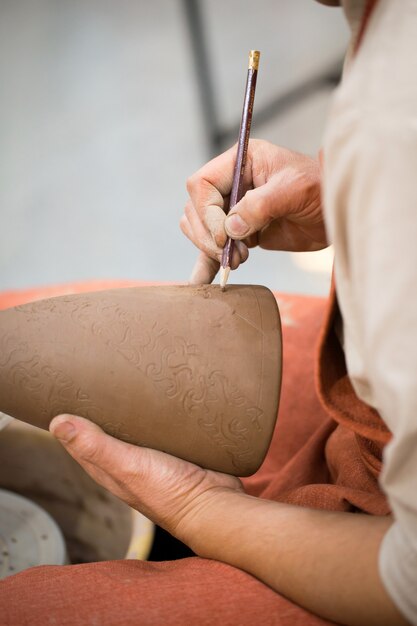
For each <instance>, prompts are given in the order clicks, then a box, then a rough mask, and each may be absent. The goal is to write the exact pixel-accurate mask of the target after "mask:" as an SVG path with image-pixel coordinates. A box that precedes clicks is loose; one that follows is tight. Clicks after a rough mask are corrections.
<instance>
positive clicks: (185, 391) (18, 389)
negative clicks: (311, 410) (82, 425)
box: [0, 285, 281, 476]
mask: <svg viewBox="0 0 417 626" xmlns="http://www.w3.org/2000/svg"><path fill="white" fill-rule="evenodd" d="M280 382H281V327H280V321H279V314H278V309H277V304H276V301H275V298H274V296H273V295H272V293H271V292H270V291H269V290H268V289H266V288H265V287H260V286H250V285H245V286H238V285H236V286H233V285H232V286H228V287H227V289H226V290H225V291H224V292H222V291H221V290H220V288H219V287H217V286H214V285H210V286H201V287H191V286H170V287H139V288H134V289H116V290H111V291H102V292H95V293H88V294H79V295H71V296H64V297H58V298H51V299H48V300H40V301H38V302H34V303H31V304H27V305H22V306H17V307H15V308H13V309H8V310H6V311H1V312H0V411H3V412H4V413H7V414H9V415H12V416H14V417H17V418H18V419H20V420H23V421H25V422H28V423H30V424H33V425H35V426H39V427H41V428H45V429H46V428H48V426H49V423H50V421H51V419H52V418H53V417H54V416H55V415H58V414H60V413H72V414H75V415H81V416H83V417H86V418H88V419H90V420H91V421H93V422H95V423H96V424H99V425H100V426H101V427H102V428H103V429H104V430H105V431H106V432H108V433H110V434H111V435H113V436H115V437H118V438H119V439H123V440H125V441H128V442H130V443H133V444H138V445H143V446H148V447H151V448H156V449H158V450H163V451H165V452H168V453H170V454H173V455H175V456H178V457H180V458H183V459H186V460H189V461H192V462H194V463H197V464H199V465H201V466H202V467H206V468H210V469H214V470H218V471H222V472H228V473H231V474H235V475H238V476H248V475H250V474H252V473H253V472H255V471H256V470H257V469H258V467H259V466H260V464H261V463H262V461H263V459H264V457H265V454H266V451H267V449H268V446H269V443H270V439H271V436H272V432H273V429H274V426H275V420H276V416H277V410H278V400H279V392H280Z"/></svg>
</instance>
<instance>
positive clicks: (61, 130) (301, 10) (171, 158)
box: [0, 0, 348, 294]
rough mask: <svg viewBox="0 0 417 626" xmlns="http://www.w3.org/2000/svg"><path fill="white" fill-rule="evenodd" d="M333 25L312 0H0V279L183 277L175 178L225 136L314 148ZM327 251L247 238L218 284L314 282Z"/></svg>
mask: <svg viewBox="0 0 417 626" xmlns="http://www.w3.org/2000/svg"><path fill="white" fill-rule="evenodd" d="M347 39H348V33H347V29H346V26H345V23H344V20H343V15H342V13H341V10H340V9H333V8H327V7H323V6H321V5H319V4H316V3H315V2H314V1H313V0H257V1H256V2H248V1H246V0H227V1H226V2H225V1H224V0H147V1H145V0H136V1H133V0H118V1H117V2H116V1H114V0H113V1H110V0H0V86H1V87H0V89H1V99H0V107H1V109H0V138H1V143H0V158H1V164H0V171H1V181H0V220H1V228H0V289H9V288H20V287H28V286H37V285H46V284H50V283H59V282H64V281H74V280H80V279H88V278H130V279H146V280H169V281H186V280H187V278H188V276H189V273H190V271H191V268H192V265H193V262H194V259H195V257H196V250H195V249H194V248H193V246H192V245H191V243H190V242H188V240H186V239H185V238H184V236H183V235H182V234H181V232H180V230H179V227H178V222H179V219H180V216H181V214H182V210H183V206H184V204H185V201H186V191H185V181H186V178H187V176H189V175H190V174H192V173H193V172H194V171H195V170H196V169H198V168H199V167H200V166H201V165H202V164H203V163H204V162H205V161H206V160H207V159H208V158H209V156H210V155H211V154H212V153H213V152H214V151H216V150H220V149H221V150H223V149H226V148H227V147H228V146H229V145H231V144H233V143H234V141H235V139H236V125H237V124H238V122H239V119H240V113H241V106H242V99H243V90H244V86H245V80H246V68H247V54H248V51H249V49H251V48H257V49H259V50H261V52H262V57H261V65H260V74H259V80H258V89H257V94H256V99H255V117H254V125H253V130H252V136H253V137H259V138H264V139H268V140H269V141H273V142H275V143H279V144H282V145H284V146H286V147H289V148H293V149H295V150H299V151H304V152H307V153H309V154H315V153H316V152H317V150H318V148H319V147H320V142H321V136H322V132H323V128H324V124H325V118H326V112H327V109H328V105H329V101H330V97H331V92H332V89H333V88H334V84H335V81H336V80H337V78H338V75H339V72H340V63H341V59H342V57H343V53H344V51H345V48H346V45H347ZM330 257H331V255H330V253H328V252H324V253H312V254H306V253H302V254H299V255H292V254H288V253H271V252H269V253H268V252H265V251H253V252H252V253H251V258H250V259H249V261H248V262H247V263H246V264H245V265H244V266H242V268H241V269H239V270H238V271H237V272H235V273H234V274H233V276H232V282H255V283H259V282H260V283H263V284H265V285H267V286H269V287H271V288H274V289H279V290H283V291H291V292H304V293H317V294H319V293H326V291H327V288H328V283H329V278H328V277H329V271H328V268H329V260H330Z"/></svg>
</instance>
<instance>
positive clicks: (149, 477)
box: [50, 415, 243, 543]
mask: <svg viewBox="0 0 417 626" xmlns="http://www.w3.org/2000/svg"><path fill="white" fill-rule="evenodd" d="M50 430H51V432H52V434H53V435H54V436H55V437H57V439H59V440H60V442H61V443H62V444H63V445H64V447H65V449H66V450H67V451H68V452H69V453H70V454H71V456H72V457H74V459H75V460H76V461H78V463H79V464H80V465H81V466H82V467H83V468H84V469H85V470H86V472H88V474H90V476H91V477H92V478H93V479H94V480H95V481H97V482H98V483H100V485H103V487H105V488H106V489H108V490H109V491H111V492H112V493H113V494H114V495H116V496H117V497H119V498H120V499H121V500H124V501H125V502H127V503H128V504H129V505H130V506H131V507H133V508H135V509H137V510H138V511H140V512H141V513H143V514H144V515H146V517H148V518H149V519H151V520H152V521H153V522H155V523H156V524H158V525H159V526H162V527H163V528H165V529H166V530H168V531H169V532H170V533H171V534H172V535H174V536H176V537H177V538H178V539H180V540H181V541H184V542H185V543H187V542H188V541H189V540H190V535H192V534H193V531H192V530H191V526H192V522H193V521H194V520H195V518H196V517H197V514H198V513H199V512H200V511H201V510H203V509H204V508H205V507H206V506H207V504H208V501H209V500H210V501H211V500H212V499H213V498H216V497H217V496H218V497H220V498H222V497H224V495H225V494H227V493H228V492H235V491H237V492H243V489H242V485H241V483H240V481H239V479H238V478H234V477H233V476H228V475H227V474H220V473H217V472H212V471H209V470H204V469H202V468H200V467H198V466H197V465H193V464H192V463H188V462H187V461H183V460H182V459H178V458H176V457H174V456H171V455H170V454H165V453H164V452H158V451H157V450H151V449H150V448H140V447H138V446H133V445H131V444H129V443H125V442H123V441H119V440H118V439H115V438H114V437H111V436H110V435H107V434H105V433H104V432H103V431H102V430H101V428H99V427H98V426H96V425H95V424H93V423H91V422H89V421H88V420H86V419H83V418H81V417H74V416H72V415H60V416H59V417H56V418H55V419H54V420H52V422H51V424H50Z"/></svg>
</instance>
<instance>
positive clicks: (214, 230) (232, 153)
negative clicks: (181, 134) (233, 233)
mask: <svg viewBox="0 0 417 626" xmlns="http://www.w3.org/2000/svg"><path fill="white" fill-rule="evenodd" d="M235 160H236V146H233V147H232V148H230V150H227V151H226V152H224V153H223V154H221V155H219V156H218V157H216V158H214V159H212V160H211V161H210V162H209V163H207V164H206V165H204V166H203V167H202V168H201V169H200V170H198V171H197V172H196V173H195V174H193V176H191V177H190V178H189V179H188V181H187V190H188V193H189V194H190V198H191V202H192V204H193V206H194V207H195V210H196V212H197V213H198V215H199V217H200V219H201V220H202V222H203V223H204V225H205V226H206V227H207V229H208V230H209V232H210V233H211V235H212V237H213V239H214V241H215V242H216V244H217V245H218V246H220V247H223V246H224V244H225V240H226V237H225V233H224V219H225V211H226V208H227V206H228V196H229V194H230V191H231V189H232V183H233V171H234V166H235ZM251 177H252V174H251V157H250V150H249V151H248V157H247V163H246V168H245V175H244V181H243V184H244V187H245V188H247V187H248V186H249V185H250V181H251Z"/></svg>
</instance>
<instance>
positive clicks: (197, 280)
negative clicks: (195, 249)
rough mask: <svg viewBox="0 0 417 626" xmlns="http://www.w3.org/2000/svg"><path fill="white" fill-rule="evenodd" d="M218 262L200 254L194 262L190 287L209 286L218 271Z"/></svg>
mask: <svg viewBox="0 0 417 626" xmlns="http://www.w3.org/2000/svg"><path fill="white" fill-rule="evenodd" d="M219 268H220V263H219V261H217V260H215V259H212V258H211V257H209V256H207V255H206V254H205V253H204V252H202V253H201V254H200V255H199V257H198V259H197V261H196V262H195V265H194V268H193V271H192V273H191V276H190V285H209V284H210V283H211V282H213V280H214V278H215V276H216V274H217V272H218V271H219Z"/></svg>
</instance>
